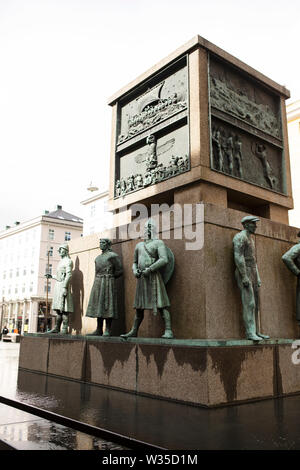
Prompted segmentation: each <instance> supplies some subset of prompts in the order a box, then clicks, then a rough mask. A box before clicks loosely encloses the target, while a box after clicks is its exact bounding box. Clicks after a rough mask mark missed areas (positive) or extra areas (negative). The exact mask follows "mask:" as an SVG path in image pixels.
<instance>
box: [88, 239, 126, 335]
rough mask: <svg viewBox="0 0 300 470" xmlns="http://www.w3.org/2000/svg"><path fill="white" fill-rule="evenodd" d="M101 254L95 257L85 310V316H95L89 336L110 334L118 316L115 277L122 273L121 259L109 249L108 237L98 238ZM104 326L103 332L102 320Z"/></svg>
mask: <svg viewBox="0 0 300 470" xmlns="http://www.w3.org/2000/svg"><path fill="white" fill-rule="evenodd" d="M100 248H101V250H102V253H101V255H99V256H97V258H96V259H95V280H94V284H93V287H92V290H91V295H90V299H89V303H88V308H87V311H86V316H87V317H91V318H97V328H96V330H95V331H94V332H93V333H90V334H89V336H101V335H102V334H103V336H110V335H111V325H112V321H113V320H114V319H117V318H118V305H117V292H116V286H115V279H116V278H118V277H120V276H121V275H122V274H123V267H122V263H121V260H120V258H119V256H118V255H117V253H115V252H114V251H112V249H111V241H110V240H109V239H108V238H101V239H100ZM104 319H105V323H106V325H105V326H106V328H105V331H104V333H103V320H104Z"/></svg>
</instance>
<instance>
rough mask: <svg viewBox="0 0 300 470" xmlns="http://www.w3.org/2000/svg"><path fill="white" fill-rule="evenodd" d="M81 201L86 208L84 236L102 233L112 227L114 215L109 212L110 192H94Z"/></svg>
mask: <svg viewBox="0 0 300 470" xmlns="http://www.w3.org/2000/svg"><path fill="white" fill-rule="evenodd" d="M94 192H95V194H92V195H91V196H90V197H89V198H87V199H85V200H84V201H81V204H82V205H83V206H84V216H83V236H84V237H85V236H86V235H91V234H93V233H100V232H103V231H105V230H107V229H109V228H111V227H112V223H113V214H112V213H111V212H108V210H107V201H108V191H102V192H100V191H97V192H96V191H94Z"/></svg>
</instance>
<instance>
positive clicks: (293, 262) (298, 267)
mask: <svg viewBox="0 0 300 470" xmlns="http://www.w3.org/2000/svg"><path fill="white" fill-rule="evenodd" d="M297 236H298V237H300V232H298V235H297ZM282 261H283V262H284V264H285V265H286V266H287V267H288V269H289V270H290V271H291V272H292V273H293V274H295V276H297V289H296V320H297V322H298V325H299V326H300V239H299V241H298V243H297V244H296V245H294V246H292V248H290V249H289V250H288V251H287V252H286V253H285V254H284V255H283V256H282Z"/></svg>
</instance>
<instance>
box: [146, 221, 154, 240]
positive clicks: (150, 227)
mask: <svg viewBox="0 0 300 470" xmlns="http://www.w3.org/2000/svg"><path fill="white" fill-rule="evenodd" d="M154 231H155V225H154V224H153V223H152V222H151V220H148V221H147V222H146V224H145V229H144V236H145V238H153V233H154Z"/></svg>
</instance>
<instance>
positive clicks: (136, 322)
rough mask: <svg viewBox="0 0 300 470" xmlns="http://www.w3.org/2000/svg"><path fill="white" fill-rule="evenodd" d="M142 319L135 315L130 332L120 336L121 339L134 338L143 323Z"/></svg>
mask: <svg viewBox="0 0 300 470" xmlns="http://www.w3.org/2000/svg"><path fill="white" fill-rule="evenodd" d="M143 318H144V315H135V317H134V322H133V327H132V328H131V330H130V331H129V332H128V333H125V334H123V335H120V336H121V338H136V337H137V334H138V331H139V327H140V324H141V323H142V321H143Z"/></svg>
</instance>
